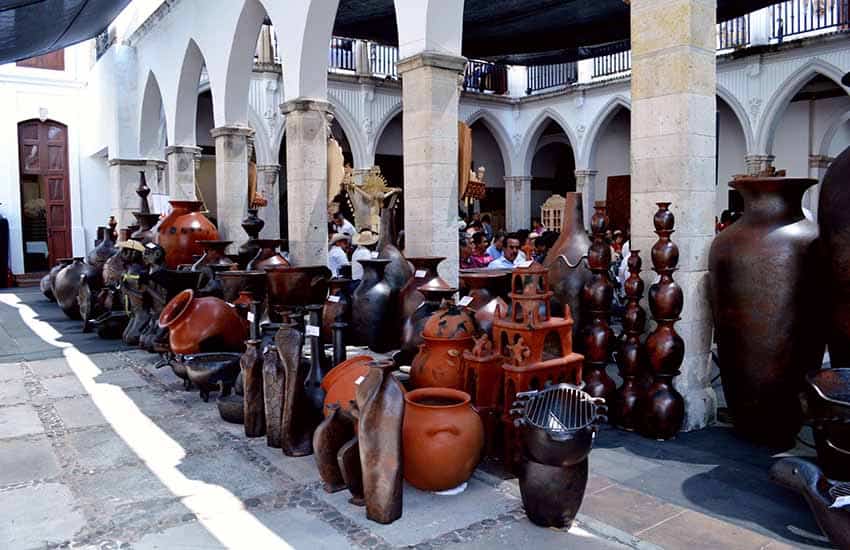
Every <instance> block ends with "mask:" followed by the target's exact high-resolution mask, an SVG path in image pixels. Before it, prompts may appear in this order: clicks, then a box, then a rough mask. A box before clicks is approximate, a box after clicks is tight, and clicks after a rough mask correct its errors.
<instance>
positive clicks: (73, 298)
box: [53, 258, 86, 319]
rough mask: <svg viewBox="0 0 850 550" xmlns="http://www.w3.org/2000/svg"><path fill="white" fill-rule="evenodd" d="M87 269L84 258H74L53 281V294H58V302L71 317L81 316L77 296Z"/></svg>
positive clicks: (77, 317)
mask: <svg viewBox="0 0 850 550" xmlns="http://www.w3.org/2000/svg"><path fill="white" fill-rule="evenodd" d="M85 269H86V264H85V263H83V259H82V258H74V260H73V261H72V262H71V263H70V264H68V265H66V266H65V267H63V268H62V270H60V271H59V273H58V274H57V275H56V281H55V282H54V283H53V295H54V296H56V302H57V303H58V304H59V307H60V308H61V309H62V311H63V312H64V313H65V315H67V316H68V317H70V318H71V319H79V318H80V304H79V303H77V296H78V295H79V292H80V285H81V284H82V279H81V277H82V275H83V272H84V271H85Z"/></svg>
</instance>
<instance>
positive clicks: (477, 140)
mask: <svg viewBox="0 0 850 550" xmlns="http://www.w3.org/2000/svg"><path fill="white" fill-rule="evenodd" d="M472 163H473V165H474V166H475V169H476V170H477V169H478V167H479V166H483V167H484V168H486V170H487V171H486V173H485V175H484V179H485V181H486V183H487V187H488V188H490V189H493V188H500V189H504V187H505V162H504V160H503V159H502V153H501V151H500V150H499V144H498V143H496V139H495V138H494V137H493V134H492V133H490V130H489V129H488V128H487V126H485V125H484V123H483V122H476V123H475V124H473V125H472Z"/></svg>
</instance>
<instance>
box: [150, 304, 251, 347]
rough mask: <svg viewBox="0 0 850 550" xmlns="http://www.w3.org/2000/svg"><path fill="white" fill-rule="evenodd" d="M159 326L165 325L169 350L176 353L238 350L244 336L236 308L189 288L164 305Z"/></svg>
mask: <svg viewBox="0 0 850 550" xmlns="http://www.w3.org/2000/svg"><path fill="white" fill-rule="evenodd" d="M159 326H160V327H162V328H166V327H167V328H168V329H169V344H170V346H171V351H172V352H174V353H177V354H189V353H200V352H205V351H242V350H243V349H244V347H245V346H244V342H245V340H246V339H247V338H248V322H247V321H246V320H245V319H242V318H241V317H240V316H239V314H238V313H237V312H236V308H234V307H232V306H231V305H229V304H228V303H227V302H225V301H224V300H221V299H219V298H214V297H211V296H210V297H205V298H195V293H194V292H193V291H192V290H191V289H189V290H184V291H182V292H181V293H179V294H178V295H177V296H175V297H174V299H173V300H171V301H170V302H169V303H168V304H167V305H166V306H165V309H163V310H162V313H161V314H160V316H159Z"/></svg>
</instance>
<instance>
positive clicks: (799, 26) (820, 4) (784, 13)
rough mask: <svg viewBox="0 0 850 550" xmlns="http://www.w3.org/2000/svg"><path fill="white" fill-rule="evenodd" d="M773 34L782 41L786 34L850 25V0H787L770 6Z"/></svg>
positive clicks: (772, 36) (843, 27)
mask: <svg viewBox="0 0 850 550" xmlns="http://www.w3.org/2000/svg"><path fill="white" fill-rule="evenodd" d="M770 10H771V11H772V12H773V14H772V25H771V38H775V39H777V40H779V41H780V42H781V41H782V40H783V39H784V38H785V37H787V36H794V35H798V34H805V33H809V32H813V31H820V30H823V29H830V28H841V29H847V28H848V25H850V0H787V1H785V2H779V3H777V4H774V5H773V6H771V7H770Z"/></svg>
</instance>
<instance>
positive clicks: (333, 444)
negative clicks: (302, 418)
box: [313, 404, 354, 493]
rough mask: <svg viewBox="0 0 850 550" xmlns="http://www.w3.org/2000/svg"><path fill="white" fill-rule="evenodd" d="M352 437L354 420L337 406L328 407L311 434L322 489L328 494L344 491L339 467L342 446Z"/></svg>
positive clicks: (343, 480)
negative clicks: (322, 418)
mask: <svg viewBox="0 0 850 550" xmlns="http://www.w3.org/2000/svg"><path fill="white" fill-rule="evenodd" d="M352 437H354V420H353V419H352V418H351V417H350V416H348V415H347V414H346V413H344V412H343V411H342V410H341V409H340V407H339V405H337V404H332V405H328V407H327V410H326V416H325V419H324V420H323V421H322V423H321V424H319V426H318V427H317V428H316V431H315V432H314V433H313V452H314V455H315V457H316V467H317V468H318V470H319V477H320V478H322V487H323V488H324V490H325V491H326V492H328V493H336V492H337V491H342V490H343V489H345V479H344V478H343V477H342V470H340V467H339V460H338V459H337V455H338V454H339V451H340V449H342V446H343V445H345V444H346V443H347V442H349V441H351V438H352Z"/></svg>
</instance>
